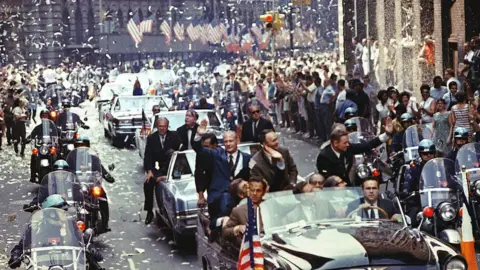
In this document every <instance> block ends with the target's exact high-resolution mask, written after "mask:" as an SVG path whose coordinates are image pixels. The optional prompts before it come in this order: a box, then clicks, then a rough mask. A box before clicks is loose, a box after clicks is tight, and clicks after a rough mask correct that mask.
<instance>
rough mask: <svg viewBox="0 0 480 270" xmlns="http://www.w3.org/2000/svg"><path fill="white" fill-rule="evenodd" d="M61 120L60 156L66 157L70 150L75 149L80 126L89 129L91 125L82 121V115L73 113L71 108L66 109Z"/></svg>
mask: <svg viewBox="0 0 480 270" xmlns="http://www.w3.org/2000/svg"><path fill="white" fill-rule="evenodd" d="M58 120H59V123H58V125H59V128H60V145H61V151H60V157H62V158H66V157H67V156H68V154H69V153H70V151H72V150H73V149H75V145H74V144H75V140H76V139H77V138H78V136H79V135H78V130H79V128H80V127H82V128H84V129H89V128H90V127H89V126H87V125H85V124H83V123H82V122H81V121H80V117H79V116H78V115H77V114H76V113H72V112H71V111H70V110H65V111H64V112H63V113H62V115H61V119H58Z"/></svg>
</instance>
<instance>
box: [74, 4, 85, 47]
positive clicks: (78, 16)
mask: <svg viewBox="0 0 480 270" xmlns="http://www.w3.org/2000/svg"><path fill="white" fill-rule="evenodd" d="M75 41H76V43H77V44H82V43H83V16H82V9H81V8H80V1H77V8H76V9H75Z"/></svg>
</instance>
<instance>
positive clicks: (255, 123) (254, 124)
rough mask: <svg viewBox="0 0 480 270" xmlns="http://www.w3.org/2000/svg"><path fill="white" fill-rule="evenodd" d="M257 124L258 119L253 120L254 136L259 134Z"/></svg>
mask: <svg viewBox="0 0 480 270" xmlns="http://www.w3.org/2000/svg"><path fill="white" fill-rule="evenodd" d="M257 125H258V121H254V122H253V137H254V138H255V135H256V134H257Z"/></svg>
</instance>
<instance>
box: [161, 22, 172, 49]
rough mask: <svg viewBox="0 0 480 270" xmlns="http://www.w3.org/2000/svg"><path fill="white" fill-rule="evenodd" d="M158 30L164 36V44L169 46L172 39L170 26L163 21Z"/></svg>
mask: <svg viewBox="0 0 480 270" xmlns="http://www.w3.org/2000/svg"><path fill="white" fill-rule="evenodd" d="M160 30H161V31H162V33H163V34H164V35H165V43H167V44H170V41H171V39H172V31H171V29H170V25H169V24H168V22H167V21H166V20H163V22H162V24H161V25H160Z"/></svg>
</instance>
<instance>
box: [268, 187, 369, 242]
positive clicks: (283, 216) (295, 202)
mask: <svg viewBox="0 0 480 270" xmlns="http://www.w3.org/2000/svg"><path fill="white" fill-rule="evenodd" d="M361 197H362V190H361V188H326V189H323V190H320V191H317V192H312V193H303V194H295V195H294V194H292V193H290V194H282V195H280V196H272V197H270V198H269V199H267V200H265V201H264V202H263V203H262V204H260V209H261V213H262V221H263V229H264V231H265V234H267V235H270V234H272V233H275V232H280V231H285V230H288V229H291V228H296V227H303V226H306V225H309V224H316V223H324V222H327V221H338V220H354V219H355V218H356V217H357V216H358V214H359V213H360V214H361V211H360V210H359V207H360V205H361V201H360V198H361ZM356 210H358V211H356Z"/></svg>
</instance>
